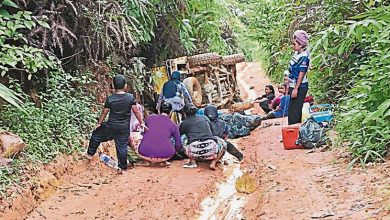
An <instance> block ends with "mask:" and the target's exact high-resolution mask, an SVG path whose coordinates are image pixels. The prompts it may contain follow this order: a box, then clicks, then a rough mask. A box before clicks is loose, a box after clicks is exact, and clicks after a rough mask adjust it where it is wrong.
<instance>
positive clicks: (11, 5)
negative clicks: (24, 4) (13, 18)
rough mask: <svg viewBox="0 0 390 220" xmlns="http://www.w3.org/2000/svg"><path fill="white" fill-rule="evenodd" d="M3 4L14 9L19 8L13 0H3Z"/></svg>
mask: <svg viewBox="0 0 390 220" xmlns="http://www.w3.org/2000/svg"><path fill="white" fill-rule="evenodd" d="M1 4H2V5H5V6H9V7H13V8H19V6H18V5H17V4H15V3H14V2H13V1H11V0H3V3H1Z"/></svg>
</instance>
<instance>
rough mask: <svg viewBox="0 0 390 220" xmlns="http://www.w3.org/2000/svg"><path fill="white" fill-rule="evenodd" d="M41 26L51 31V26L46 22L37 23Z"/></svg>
mask: <svg viewBox="0 0 390 220" xmlns="http://www.w3.org/2000/svg"><path fill="white" fill-rule="evenodd" d="M37 22H38V24H39V25H41V26H42V27H45V28H47V29H50V25H49V24H48V23H46V22H44V21H39V20H38V21H37Z"/></svg>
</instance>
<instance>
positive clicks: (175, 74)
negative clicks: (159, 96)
mask: <svg viewBox="0 0 390 220" xmlns="http://www.w3.org/2000/svg"><path fill="white" fill-rule="evenodd" d="M171 80H174V81H175V82H177V83H178V82H180V72H179V71H174V72H173V73H172V75H171Z"/></svg>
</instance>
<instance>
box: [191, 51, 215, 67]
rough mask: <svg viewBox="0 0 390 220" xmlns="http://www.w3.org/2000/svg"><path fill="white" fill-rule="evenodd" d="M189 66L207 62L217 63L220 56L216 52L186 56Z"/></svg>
mask: <svg viewBox="0 0 390 220" xmlns="http://www.w3.org/2000/svg"><path fill="white" fill-rule="evenodd" d="M187 60H188V63H189V64H190V67H196V66H201V65H207V64H219V63H220V62H221V61H222V58H221V56H220V55H219V54H217V53H204V54H198V55H194V56H190V57H188V59H187Z"/></svg>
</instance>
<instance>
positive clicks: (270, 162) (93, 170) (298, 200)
mask: <svg viewBox="0 0 390 220" xmlns="http://www.w3.org/2000/svg"><path fill="white" fill-rule="evenodd" d="M239 70H240V75H239V77H240V78H241V80H243V82H245V83H246V84H247V85H249V86H254V91H255V92H256V94H257V95H260V94H263V89H264V85H265V84H268V83H269V81H268V80H267V79H266V77H265V76H264V73H263V71H262V70H261V68H260V66H259V64H257V63H248V64H244V65H241V66H239ZM245 83H241V84H242V85H244V84H245ZM249 92H250V91H244V92H243V94H242V95H243V96H248V95H249ZM252 95H253V94H252ZM254 112H257V113H259V114H263V112H262V111H261V110H260V109H259V108H258V107H256V108H255V110H254ZM275 121H278V122H280V123H282V124H284V125H285V124H286V120H285V119H284V120H283V119H274V120H269V121H268V122H275ZM263 124H264V123H263ZM281 128H282V125H279V126H276V125H273V126H269V127H262V126H260V127H259V128H257V129H256V130H255V131H254V132H252V134H251V135H250V136H247V137H244V138H241V139H240V140H239V144H238V147H239V148H240V149H241V150H242V151H243V153H244V155H245V159H244V161H243V162H242V167H243V169H245V170H246V171H248V172H250V173H251V175H252V176H253V177H255V178H256V180H257V182H258V185H259V188H258V189H257V191H256V192H255V193H253V194H251V195H249V196H247V197H248V198H247V204H246V206H245V207H244V209H243V211H244V215H245V217H246V218H245V219H310V218H316V217H325V216H326V215H329V217H328V218H327V219H367V218H373V219H381V218H382V217H383V218H384V219H385V218H386V217H384V216H386V215H388V214H389V212H388V210H389V209H390V204H389V197H390V185H389V182H390V181H389V180H390V179H389V173H390V172H389V168H390V165H389V164H388V163H387V164H384V165H381V167H376V168H368V170H367V172H366V173H365V172H362V171H360V170H359V169H358V170H359V171H354V172H347V171H346V166H347V165H346V163H345V162H344V160H345V159H344V158H340V157H339V155H340V153H339V152H337V151H334V150H333V151H325V152H321V150H315V151H308V150H292V151H286V150H284V149H283V144H282V143H281V142H280V140H281ZM183 163H184V161H176V162H173V163H172V165H171V167H169V168H157V167H156V168H147V167H136V168H135V169H131V170H129V171H127V172H125V173H124V174H122V175H117V174H115V172H114V171H113V170H112V169H110V168H108V167H106V166H104V165H102V164H101V163H100V162H99V161H98V158H94V160H93V161H91V162H90V163H89V164H87V162H86V161H84V162H78V163H77V164H73V165H72V166H73V167H76V169H69V170H67V171H64V172H61V175H63V176H61V175H58V174H57V175H56V177H57V179H58V181H52V182H51V183H50V184H49V185H52V187H51V189H53V187H54V188H55V189H57V190H56V191H51V192H50V193H48V194H47V195H44V194H42V195H43V196H42V198H40V200H43V202H42V203H40V204H38V203H39V202H36V201H34V200H31V199H30V202H32V203H33V204H35V205H36V208H35V209H33V210H32V209H31V207H30V206H28V204H27V203H28V201H27V202H26V201H24V202H23V201H20V203H23V204H24V206H26V207H30V208H26V209H25V210H20V209H17V210H12V207H11V210H8V212H6V213H5V214H4V213H3V214H1V212H0V219H24V218H26V219H43V218H46V219H107V218H110V219H195V218H196V216H197V215H198V214H199V211H200V205H199V204H200V202H201V201H202V200H203V199H204V198H205V197H206V196H207V195H210V194H211V193H213V192H214V191H215V186H216V183H217V182H218V181H223V179H224V177H223V174H222V172H221V169H219V170H217V171H211V170H209V169H208V167H207V164H201V166H200V168H198V169H184V168H182V164H183ZM219 166H220V168H221V166H222V165H219ZM58 168H61V169H64V168H63V167H61V166H60V167H58ZM52 172H54V171H52ZM48 182H50V181H48ZM29 210H31V212H30V213H27V212H28V211H29ZM217 219H218V218H217Z"/></svg>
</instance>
